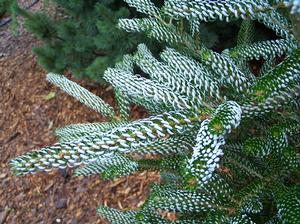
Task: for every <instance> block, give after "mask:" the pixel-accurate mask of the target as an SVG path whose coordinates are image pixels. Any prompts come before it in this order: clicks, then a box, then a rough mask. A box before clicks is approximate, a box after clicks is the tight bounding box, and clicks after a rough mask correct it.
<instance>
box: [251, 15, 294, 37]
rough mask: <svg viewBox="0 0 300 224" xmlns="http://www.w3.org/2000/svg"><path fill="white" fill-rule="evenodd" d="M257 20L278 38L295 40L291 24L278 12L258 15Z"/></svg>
mask: <svg viewBox="0 0 300 224" xmlns="http://www.w3.org/2000/svg"><path fill="white" fill-rule="evenodd" d="M256 18H257V20H258V21H259V22H261V23H263V24H264V25H265V26H267V27H268V28H270V29H272V30H274V31H275V32H276V34H277V35H278V36H281V37H283V38H285V39H295V37H294V35H293V34H292V33H291V32H290V23H289V22H288V20H287V19H286V18H285V17H283V16H282V15H281V14H280V13H278V12H277V11H275V10H272V11H268V12H264V13H258V14H257V15H256Z"/></svg>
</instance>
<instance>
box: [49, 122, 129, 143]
mask: <svg viewBox="0 0 300 224" xmlns="http://www.w3.org/2000/svg"><path fill="white" fill-rule="evenodd" d="M125 124H127V122H124V121H122V122H97V123H86V124H71V125H67V126H65V127H62V128H57V129H55V134H56V135H57V136H59V138H60V141H61V142H68V141H73V140H76V139H79V138H84V137H85V136H88V135H90V134H91V133H92V134H95V133H103V132H106V131H108V130H110V129H113V128H115V127H118V126H121V125H125Z"/></svg>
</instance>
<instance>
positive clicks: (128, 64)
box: [115, 54, 134, 73]
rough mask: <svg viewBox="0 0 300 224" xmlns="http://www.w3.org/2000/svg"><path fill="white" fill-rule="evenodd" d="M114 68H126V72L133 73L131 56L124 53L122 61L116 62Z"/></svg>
mask: <svg viewBox="0 0 300 224" xmlns="http://www.w3.org/2000/svg"><path fill="white" fill-rule="evenodd" d="M115 68H116V69H122V70H126V71H128V72H131V73H133V69H134V61H133V58H132V56H131V55H129V54H125V55H124V56H123V58H122V61H120V62H118V63H116V65H115Z"/></svg>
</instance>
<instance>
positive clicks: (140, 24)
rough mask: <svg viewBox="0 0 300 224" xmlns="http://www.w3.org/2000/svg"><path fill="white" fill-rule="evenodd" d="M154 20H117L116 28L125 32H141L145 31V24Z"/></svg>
mask: <svg viewBox="0 0 300 224" xmlns="http://www.w3.org/2000/svg"><path fill="white" fill-rule="evenodd" d="M152 20H154V19H148V18H143V19H137V18H134V19H119V21H118V27H119V28H120V29H122V30H125V31H126V32H142V31H146V26H145V25H144V24H145V23H146V22H149V23H150V22H151V21H152Z"/></svg>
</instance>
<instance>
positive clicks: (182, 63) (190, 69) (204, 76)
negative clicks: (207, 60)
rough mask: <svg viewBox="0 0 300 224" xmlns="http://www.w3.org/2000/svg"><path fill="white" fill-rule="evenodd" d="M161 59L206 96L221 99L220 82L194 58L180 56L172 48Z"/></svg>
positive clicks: (163, 53)
mask: <svg viewBox="0 0 300 224" xmlns="http://www.w3.org/2000/svg"><path fill="white" fill-rule="evenodd" d="M160 57H161V58H162V59H163V60H164V61H165V62H166V63H167V64H168V65H169V66H170V67H171V68H173V69H174V70H175V71H176V73H179V74H182V76H183V77H184V78H185V79H187V80H188V82H189V83H192V84H193V85H194V86H195V87H196V88H197V89H199V91H200V92H201V93H202V94H203V97H205V96H211V97H213V98H217V99H218V98H220V95H219V94H220V93H219V86H220V85H221V84H220V83H219V80H217V79H216V78H215V77H213V76H212V75H211V73H209V71H208V70H207V69H206V68H205V67H204V66H203V65H202V64H201V63H199V62H197V61H195V60H194V59H193V58H190V57H188V56H185V55H183V54H180V53H179V52H177V51H176V50H174V49H172V48H166V49H165V50H164V51H163V52H162V53H161V54H160Z"/></svg>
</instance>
